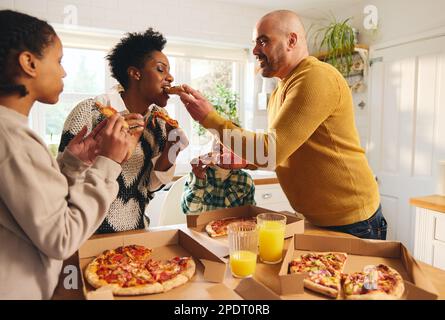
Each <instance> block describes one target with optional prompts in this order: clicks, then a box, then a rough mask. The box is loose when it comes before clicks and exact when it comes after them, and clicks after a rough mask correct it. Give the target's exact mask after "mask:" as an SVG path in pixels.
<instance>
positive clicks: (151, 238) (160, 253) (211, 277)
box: [79, 229, 242, 300]
mask: <svg viewBox="0 0 445 320" xmlns="http://www.w3.org/2000/svg"><path fill="white" fill-rule="evenodd" d="M132 244H136V245H142V246H145V247H148V248H151V249H153V252H152V255H151V256H152V257H153V258H154V259H159V260H163V261H164V260H168V259H171V258H173V257H175V256H192V257H193V260H194V261H195V263H196V271H195V275H194V276H193V277H192V278H191V280H190V281H188V282H187V283H185V284H184V285H182V286H180V287H177V288H174V289H172V290H170V291H167V292H164V293H158V294H150V295H139V296H113V294H112V292H111V291H110V290H107V289H106V288H105V287H104V288H100V289H97V290H96V289H95V288H94V287H92V286H91V285H90V284H89V283H88V282H87V281H86V279H85V277H84V270H85V268H86V266H87V265H88V264H89V263H90V262H91V261H92V260H93V259H94V258H95V257H96V256H98V255H100V254H101V253H102V252H103V251H105V250H107V249H115V248H118V247H120V246H126V245H132ZM79 266H80V270H81V274H82V284H83V292H84V295H85V297H86V299H88V300H109V299H132V300H136V299H137V300H142V299H153V300H160V299H162V300H188V299H193V300H214V299H217V300H240V299H242V298H241V297H240V296H239V295H237V294H236V293H235V292H234V291H233V290H231V289H229V288H228V287H226V286H225V285H224V284H223V283H222V282H223V280H224V277H225V274H226V264H225V263H224V261H223V260H221V259H220V258H218V257H217V256H216V255H215V254H213V253H212V252H210V251H209V250H208V249H207V248H205V247H204V246H203V245H201V244H200V243H199V242H197V241H196V240H194V239H193V237H191V236H190V235H189V234H187V233H186V232H184V231H182V230H180V229H176V230H166V231H151V232H149V231H129V232H122V233H115V234H108V235H96V236H93V237H92V238H91V239H90V240H88V241H87V242H86V243H85V244H84V245H83V246H82V247H81V248H80V249H79Z"/></svg>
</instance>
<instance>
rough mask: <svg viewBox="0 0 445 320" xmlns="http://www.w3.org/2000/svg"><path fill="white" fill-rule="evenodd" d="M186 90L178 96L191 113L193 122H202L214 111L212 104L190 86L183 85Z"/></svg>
mask: <svg viewBox="0 0 445 320" xmlns="http://www.w3.org/2000/svg"><path fill="white" fill-rule="evenodd" d="M182 87H183V88H184V90H185V93H184V92H180V93H179V94H178V95H179V97H180V98H181V101H182V102H183V103H184V105H185V107H186V109H187V111H188V112H189V113H190V115H191V117H192V118H193V120H195V121H198V122H201V121H202V120H204V119H205V118H206V117H207V115H208V114H209V113H210V112H212V111H213V110H214V108H213V106H212V104H211V103H210V102H209V101H207V99H206V98H205V97H204V96H203V95H202V94H201V93H200V92H199V91H197V90H195V89H193V88H191V87H190V86H188V85H186V84H183V85H182Z"/></svg>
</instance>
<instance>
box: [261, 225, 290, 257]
mask: <svg viewBox="0 0 445 320" xmlns="http://www.w3.org/2000/svg"><path fill="white" fill-rule="evenodd" d="M259 230H260V231H259V253H260V258H261V261H263V262H266V263H267V262H270V263H278V262H280V261H281V258H282V253H283V246H284V230H285V224H283V223H281V222H280V221H264V222H263V223H261V225H260V228H259Z"/></svg>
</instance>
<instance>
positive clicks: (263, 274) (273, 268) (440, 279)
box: [53, 223, 445, 300]
mask: <svg viewBox="0 0 445 320" xmlns="http://www.w3.org/2000/svg"><path fill="white" fill-rule="evenodd" d="M178 228H181V229H183V228H186V226H185V225H174V226H165V227H156V228H152V229H150V230H153V231H155V230H171V229H178ZM305 228H306V230H305V234H312V235H333V236H343V237H344V236H348V235H346V234H344V233H339V232H334V231H328V230H325V229H321V228H318V227H314V226H312V225H311V224H309V223H306V225H305ZM286 241H289V239H288V240H286ZM418 263H419V265H420V266H421V267H422V269H423V270H424V272H425V274H426V275H428V276H429V277H430V279H431V282H432V283H433V285H434V286H435V287H436V289H437V292H438V294H439V299H441V300H445V271H443V270H440V269H437V268H434V267H432V266H430V265H428V264H425V263H423V262H420V261H418ZM66 265H74V266H76V267H78V256H77V253H76V254H75V255H73V256H72V257H71V258H69V259H68V260H66V261H65V263H64V267H65V266H66ZM279 269H280V264H277V265H265V264H258V270H257V272H256V274H255V278H256V279H257V280H259V281H260V282H262V283H263V284H264V285H266V286H267V287H269V288H270V289H272V290H274V291H275V290H276V286H277V285H278V281H277V279H274V277H270V274H272V273H273V274H278V271H279ZM79 275H80V272H79ZM65 277H66V274H63V272H62V274H61V276H60V278H59V284H58V286H57V288H56V290H55V293H54V296H53V300H83V299H84V296H83V292H82V287H81V282H80V279H79V288H78V289H77V290H74V289H72V290H66V289H65V288H64V286H63V280H64V278H65ZM238 283H239V279H235V278H233V277H231V276H230V275H229V276H228V277H226V279H225V281H224V284H225V285H226V286H227V287H229V288H231V289H234V288H235V287H236V286H237V285H238Z"/></svg>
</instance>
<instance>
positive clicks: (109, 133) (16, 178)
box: [0, 10, 144, 299]
mask: <svg viewBox="0 0 445 320" xmlns="http://www.w3.org/2000/svg"><path fill="white" fill-rule="evenodd" d="M62 51H63V50H62V43H61V41H60V39H59V38H58V36H57V34H56V33H55V32H54V29H53V28H52V27H51V26H50V25H49V24H48V23H46V22H45V21H42V20H39V19H37V18H34V17H31V16H29V15H26V14H22V13H19V12H14V11H10V10H1V11H0V243H1V250H0V299H49V298H51V296H52V294H53V291H54V288H55V287H56V285H57V281H58V278H59V274H60V271H61V268H62V263H63V260H65V259H67V258H68V257H70V256H71V255H73V254H74V253H75V252H76V251H77V250H78V248H79V247H80V246H81V244H82V243H83V242H84V241H85V240H87V239H88V238H89V237H90V236H91V235H92V234H93V233H94V231H95V230H96V229H97V227H98V226H99V225H100V224H101V222H102V221H103V219H104V218H105V215H106V213H107V211H108V208H109V206H110V204H111V202H112V201H113V200H114V199H115V197H116V195H117V192H118V184H117V182H116V178H117V177H118V175H119V173H120V172H121V166H120V163H122V162H123V161H124V158H125V157H126V156H127V152H128V149H129V147H130V145H131V143H130V140H131V139H132V138H129V134H128V132H127V131H126V130H125V129H123V127H124V124H125V121H124V119H123V118H122V117H120V116H118V115H115V116H113V117H111V118H110V119H108V120H107V121H104V122H102V123H100V124H99V125H98V126H97V127H96V128H95V130H94V131H93V132H92V133H91V134H90V135H88V136H85V134H86V128H83V129H82V130H80V131H79V133H78V134H77V135H76V136H74V137H73V139H72V140H71V142H70V144H68V146H67V148H66V150H65V152H64V153H63V154H61V156H60V158H59V163H58V162H56V160H55V159H54V158H53V157H52V156H51V154H50V152H49V150H48V148H47V147H46V145H45V143H44V141H43V140H42V139H41V138H40V137H39V136H38V135H37V134H36V133H35V132H34V131H32V130H31V129H30V128H29V127H28V116H29V112H30V110H31V108H32V106H33V104H34V102H35V101H39V102H43V103H48V104H55V103H56V102H57V101H58V99H59V95H60V93H61V92H62V90H63V81H62V79H63V78H64V77H65V71H64V69H63V67H62V65H61V63H60V62H61V59H62V54H63V52H62ZM132 121H133V123H134V124H136V123H138V124H139V125H140V126H143V125H144V121H143V120H142V119H140V118H139V120H138V117H137V116H136V115H133V116H132ZM141 129H142V127H141ZM141 129H138V130H136V131H139V132H140V131H142V130H141ZM98 141H101V143H100V144H99V143H98Z"/></svg>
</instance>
